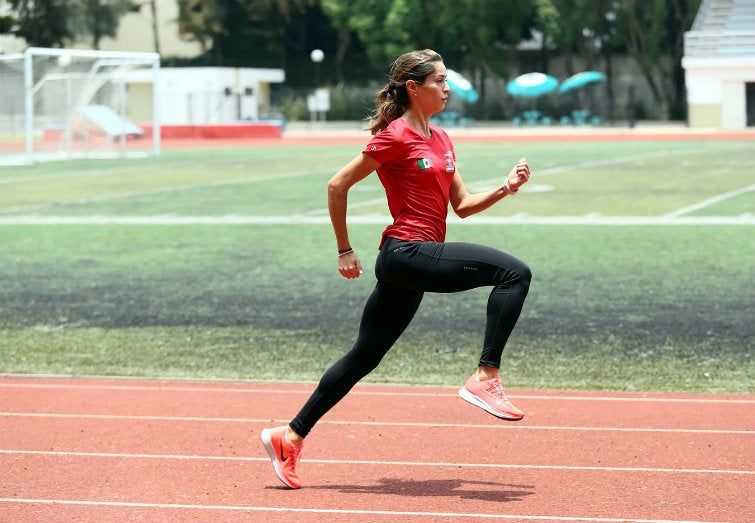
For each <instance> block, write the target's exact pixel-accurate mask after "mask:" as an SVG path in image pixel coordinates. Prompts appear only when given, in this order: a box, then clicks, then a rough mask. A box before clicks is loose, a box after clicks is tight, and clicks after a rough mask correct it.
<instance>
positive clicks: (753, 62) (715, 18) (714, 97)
mask: <svg viewBox="0 0 755 523" xmlns="http://www.w3.org/2000/svg"><path fill="white" fill-rule="evenodd" d="M682 66H683V67H684V70H685V82H686V85H687V105H688V114H689V117H688V120H689V125H690V127H719V128H722V129H743V128H745V127H748V126H753V125H755V2H753V1H752V0H703V2H702V5H701V6H700V10H699V11H698V13H697V17H696V18H695V22H694V24H693V26H692V30H691V31H689V32H687V33H686V34H685V35H684V59H683V60H682Z"/></svg>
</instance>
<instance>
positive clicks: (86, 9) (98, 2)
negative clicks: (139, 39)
mask: <svg viewBox="0 0 755 523" xmlns="http://www.w3.org/2000/svg"><path fill="white" fill-rule="evenodd" d="M136 9H138V4H136V3H135V2H134V1H133V0H78V1H76V2H71V12H70V15H71V18H70V21H69V25H70V28H71V33H72V34H74V35H76V36H77V37H79V36H84V37H91V39H92V47H93V48H94V49H99V48H100V40H102V39H103V38H104V37H106V36H109V37H115V36H116V34H117V31H118V24H119V23H120V20H121V17H122V16H123V15H125V14H126V13H128V12H131V11H134V10H136Z"/></svg>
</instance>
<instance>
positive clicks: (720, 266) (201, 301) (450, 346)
mask: <svg viewBox="0 0 755 523" xmlns="http://www.w3.org/2000/svg"><path fill="white" fill-rule="evenodd" d="M365 140H366V137H365ZM456 149H457V160H458V161H457V165H458V167H459V169H460V172H461V173H462V175H463V177H464V179H465V181H466V183H467V185H468V187H469V188H470V189H471V190H482V189H485V188H489V187H493V186H495V185H496V184H498V183H500V181H501V180H502V179H503V176H504V175H505V174H506V173H507V172H508V169H509V168H510V166H511V165H513V164H514V163H515V162H516V160H518V159H519V158H520V157H521V156H527V158H528V159H529V161H530V164H531V166H532V170H533V176H532V179H531V181H530V183H529V184H528V185H527V186H526V188H525V189H523V190H522V191H521V193H520V194H519V195H517V196H516V197H510V198H506V199H505V200H504V201H503V202H501V203H500V204H498V205H496V206H495V207H493V208H492V209H489V210H488V211H486V212H485V213H483V214H481V215H478V216H475V217H472V218H468V219H467V220H464V221H462V220H458V219H451V220H450V223H449V232H448V240H451V241H454V240H462V241H473V242H479V243H484V244H488V245H491V246H494V247H497V248H500V249H502V250H505V251H507V252H510V253H512V254H514V255H516V256H519V257H520V258H522V259H523V260H525V261H526V262H527V263H528V264H529V265H530V266H531V268H532V270H533V273H534V279H533V284H532V287H531V291H530V296H529V298H528V301H527V304H526V305H525V309H524V312H523V315H522V318H521V321H520V323H519V325H518V327H517V329H516V330H515V333H514V336H513V337H512V339H511V341H510V344H509V346H508V347H507V349H506V353H505V355H504V369H503V376H504V379H505V381H506V383H507V386H509V387H511V388H513V387H517V388H519V387H521V388H570V389H612V390H656V391H666V390H673V391H693V392H698V391H699V392H703V391H705V392H731V393H741V392H752V391H753V385H752V376H754V375H755V354H754V353H755V351H753V347H755V154H753V153H755V142H753V141H752V140H700V139H696V140H686V141H685V140H679V141H667V140H658V141H653V140H648V141H613V142H611V141H582V142H573V141H569V142H563V141H561V142H560V141H547V142H537V141H532V142H527V143H506V142H504V141H501V142H487V143H483V142H478V143H475V142H474V141H467V140H465V141H461V142H457V147H456ZM360 150H361V147H360V145H354V144H353V143H352V144H349V145H322V144H320V145H316V146H315V145H290V146H285V145H271V146H248V147H239V148H202V149H190V150H165V151H163V154H162V155H161V156H160V157H159V158H145V159H135V160H127V161H118V160H102V161H87V162H78V161H72V162H58V163H50V164H40V165H34V166H26V167H3V168H2V169H0V245H1V246H2V254H0V262H1V263H0V286H1V292H0V372H3V373H34V374H65V375H69V374H73V375H115V376H141V377H161V378H163V377H178V378H199V379H203V378H207V379H216V378H220V379H245V380H275V381H312V380H316V379H318V378H319V377H320V375H321V374H322V372H323V370H324V369H325V368H326V367H327V366H328V365H330V364H331V363H332V362H333V361H335V359H337V358H338V357H339V356H340V355H341V354H342V353H343V352H344V351H345V350H347V349H348V348H349V347H350V345H351V343H352V342H353V338H354V336H355V333H356V328H357V324H358V321H359V316H360V313H361V308H362V305H363V303H364V300H365V299H366V297H367V295H368V294H369V292H370V291H371V289H372V287H373V285H374V276H373V275H372V272H371V271H372V268H373V262H374V258H375V255H376V252H377V251H376V248H377V244H378V241H379V236H380V232H381V231H382V229H383V228H384V227H385V225H386V224H387V223H388V221H389V218H388V213H387V207H386V205H385V198H384V194H383V192H382V189H381V187H380V185H379V183H378V181H377V177H376V176H374V175H373V176H370V177H369V178H368V179H367V180H365V181H364V182H362V183H360V184H359V185H357V186H355V187H354V189H353V190H352V192H351V193H350V205H351V210H350V222H351V225H350V232H351V238H352V245H353V247H354V248H355V249H356V250H357V252H358V253H359V255H360V257H361V260H362V263H363V265H364V266H365V268H366V271H365V274H364V276H363V277H362V278H360V279H359V280H356V281H348V280H345V279H343V278H341V277H340V276H339V275H338V272H337V271H336V256H335V249H336V246H335V243H334V240H333V235H332V230H331V227H330V224H329V221H328V217H327V208H326V194H325V184H326V182H327V180H328V179H329V178H330V177H331V176H332V175H333V173H334V172H335V171H336V170H337V169H338V168H340V167H341V166H342V165H343V164H345V163H346V162H347V161H348V160H350V159H351V158H352V157H353V156H355V155H356V154H357V153H358V152H359V151H360ZM486 296H487V290H482V289H480V290H475V291H470V292H467V293H463V294H457V295H431V294H428V295H427V296H426V298H425V301H424V302H423V305H422V307H421V308H420V311H419V313H418V314H417V317H416V318H415V321H414V322H413V324H412V325H411V326H410V327H409V329H408V330H407V332H406V333H405V335H404V337H402V338H401V340H400V341H399V343H398V344H397V345H396V347H395V348H394V349H393V350H392V351H391V353H390V354H389V355H388V357H386V359H385V361H384V362H383V364H382V365H381V367H380V368H379V369H378V370H377V371H375V372H374V373H373V374H372V375H370V376H369V377H368V378H367V381H373V382H389V383H408V384H439V385H454V384H458V383H462V382H463V380H464V379H466V376H467V375H468V374H469V373H470V372H471V371H472V370H473V369H474V367H475V365H476V361H477V358H478V356H479V345H480V342H481V333H482V329H483V319H484V308H485V301H486Z"/></svg>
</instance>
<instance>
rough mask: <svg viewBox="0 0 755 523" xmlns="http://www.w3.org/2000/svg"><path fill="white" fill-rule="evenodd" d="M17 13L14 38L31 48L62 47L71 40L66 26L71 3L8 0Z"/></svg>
mask: <svg viewBox="0 0 755 523" xmlns="http://www.w3.org/2000/svg"><path fill="white" fill-rule="evenodd" d="M10 5H11V7H12V8H13V9H14V11H15V12H16V13H17V20H16V22H17V25H15V27H14V28H13V29H12V33H13V34H14V35H15V36H18V37H20V38H23V39H24V40H26V42H27V44H28V45H29V46H33V47H64V46H65V41H66V40H70V39H72V38H73V33H72V31H71V28H70V27H69V25H68V20H69V16H70V13H71V9H72V6H71V2H69V1H66V0H10Z"/></svg>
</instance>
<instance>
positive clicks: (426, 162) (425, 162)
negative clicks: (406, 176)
mask: <svg viewBox="0 0 755 523" xmlns="http://www.w3.org/2000/svg"><path fill="white" fill-rule="evenodd" d="M417 165H418V166H419V170H420V171H424V170H425V169H430V168H431V167H432V166H433V164H432V163H431V162H430V158H420V159H419V160H417Z"/></svg>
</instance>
